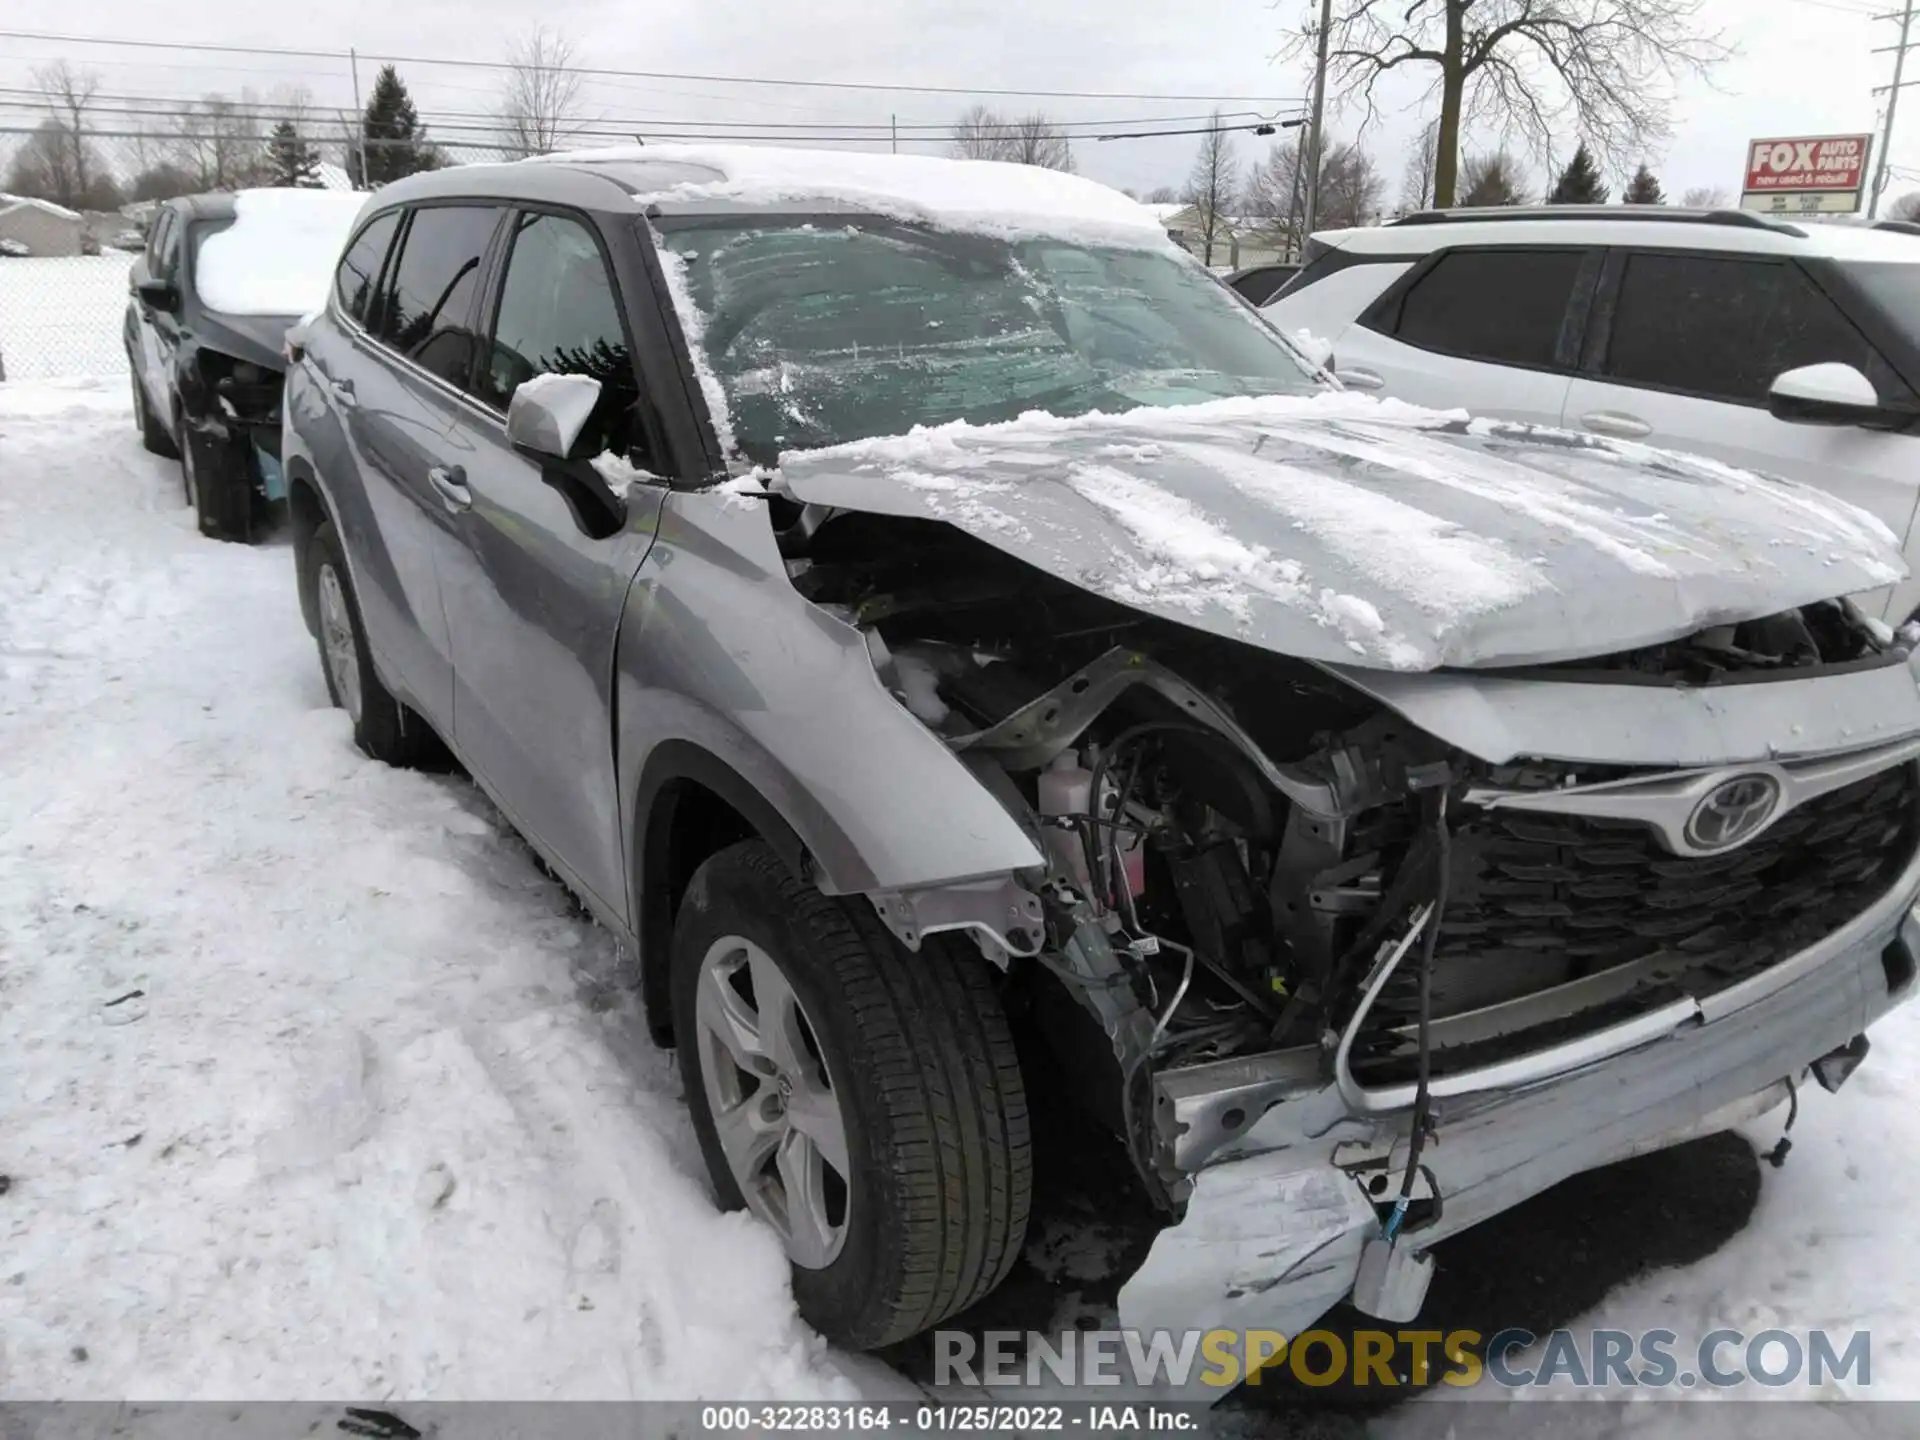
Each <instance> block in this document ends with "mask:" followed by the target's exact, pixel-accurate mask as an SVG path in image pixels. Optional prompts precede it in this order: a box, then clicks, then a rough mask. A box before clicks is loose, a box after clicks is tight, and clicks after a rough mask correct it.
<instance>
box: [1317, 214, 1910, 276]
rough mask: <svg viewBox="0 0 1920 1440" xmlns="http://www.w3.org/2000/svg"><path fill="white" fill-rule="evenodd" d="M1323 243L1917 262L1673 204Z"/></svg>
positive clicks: (1754, 217)
mask: <svg viewBox="0 0 1920 1440" xmlns="http://www.w3.org/2000/svg"><path fill="white" fill-rule="evenodd" d="M1313 238H1314V240H1315V241H1316V242H1318V243H1320V244H1322V245H1329V246H1333V247H1334V248H1336V249H1340V250H1347V251H1351V252H1353V253H1355V254H1365V255H1396V256H1398V255H1408V256H1410V255H1424V254H1426V253H1427V252H1429V251H1432V250H1439V249H1443V248H1447V247H1453V246H1462V245H1466V246H1472V245H1541V244H1564V245H1650V246H1652V245H1657V246H1659V247H1661V248H1663V249H1671V250H1715V251H1731V252H1740V253H1743V254H1752V255H1798V256H1822V257H1825V258H1828V259H1833V260H1873V261H1890V262H1893V263H1896V264H1920V237H1916V236H1914V235H1911V234H1907V233H1903V232H1901V231H1896V230H1887V229H1875V228H1872V227H1869V226H1866V225H1841V224H1832V223H1823V222H1820V221H1817V220H1812V219H1805V218H1802V217H1799V216H1773V215H1761V214H1757V213H1749V212H1747V211H1739V210H1689V209H1685V208H1682V207H1678V206H1672V207H1669V206H1659V207H1655V206H1630V205H1555V206H1532V207H1524V208H1511V207H1502V208H1496V209H1456V210H1446V211H1429V212H1425V213H1422V214H1418V215H1413V216H1409V217H1407V218H1405V219H1402V220H1399V221H1396V222H1393V223H1391V224H1387V225H1369V226H1362V227H1359V228H1355V229H1350V230H1318V231H1315V232H1314V236H1313Z"/></svg>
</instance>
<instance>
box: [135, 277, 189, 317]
mask: <svg viewBox="0 0 1920 1440" xmlns="http://www.w3.org/2000/svg"><path fill="white" fill-rule="evenodd" d="M133 289H134V293H135V294H136V295H138V296H139V297H140V298H141V299H142V300H144V301H146V302H147V304H149V305H151V306H153V308H154V309H156V310H166V311H169V312H171V311H173V310H177V309H179V308H180V292H179V291H178V290H176V289H175V288H174V286H173V282H172V281H171V280H142V281H141V282H140V283H139V284H138V285H136V286H134V287H133Z"/></svg>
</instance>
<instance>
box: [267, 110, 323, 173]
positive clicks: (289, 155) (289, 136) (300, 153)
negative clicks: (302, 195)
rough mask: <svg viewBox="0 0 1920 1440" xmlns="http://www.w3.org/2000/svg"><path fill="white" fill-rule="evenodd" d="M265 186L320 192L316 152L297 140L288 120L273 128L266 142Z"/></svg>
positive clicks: (318, 155) (297, 135)
mask: <svg viewBox="0 0 1920 1440" xmlns="http://www.w3.org/2000/svg"><path fill="white" fill-rule="evenodd" d="M267 183H268V184H269V185H280V186H286V187H289V188H293V189H299V190H318V189H321V188H322V186H321V181H320V152H319V151H318V150H316V149H314V147H313V146H311V145H309V144H307V142H306V141H304V140H302V139H301V138H300V132H299V130H298V129H296V128H295V127H294V123H293V121H291V120H282V121H281V122H280V123H279V124H278V125H275V126H274V127H273V136H272V138H271V139H269V140H268V141H267Z"/></svg>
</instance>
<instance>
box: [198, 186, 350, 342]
mask: <svg viewBox="0 0 1920 1440" xmlns="http://www.w3.org/2000/svg"><path fill="white" fill-rule="evenodd" d="M365 203H366V197H365V196H364V195H356V194H352V193H351V192H349V193H347V194H340V193H337V192H335V191H332V190H242V191H241V192H240V193H239V194H237V195H235V196H234V197H233V213H234V220H233V224H231V225H229V226H228V227H227V228H226V229H225V230H222V231H220V232H219V233H218V234H215V235H210V236H208V237H207V239H206V241H205V243H204V244H202V245H201V247H200V254H199V258H198V260H197V261H196V262H195V270H194V283H195V285H196V286H197V287H198V289H199V292H200V299H201V300H202V301H203V302H204V303H205V304H206V306H207V308H209V309H211V310H218V311H221V312H223V313H225V314H228V315H304V314H306V313H307V312H308V311H310V310H314V309H317V308H318V307H319V306H320V305H321V304H323V303H324V302H325V300H326V297H327V285H328V284H329V283H330V282H331V281H332V279H333V271H334V267H335V266H336V265H337V264H338V263H339V261H340V251H341V248H342V247H343V246H344V245H345V244H346V241H347V234H348V232H349V231H351V230H352V229H353V222H354V218H355V217H356V216H358V215H359V213H360V207H361V206H362V205H364V204H365Z"/></svg>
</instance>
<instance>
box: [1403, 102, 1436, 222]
mask: <svg viewBox="0 0 1920 1440" xmlns="http://www.w3.org/2000/svg"><path fill="white" fill-rule="evenodd" d="M1439 159H1440V122H1439V121H1438V120H1429V121H1428V122H1427V123H1426V124H1424V125H1422V126H1421V127H1420V133H1419V134H1418V135H1416V136H1414V137H1413V144H1412V145H1410V146H1409V147H1408V148H1407V163H1406V164H1405V166H1403V167H1402V168H1401V171H1400V208H1401V209H1402V210H1404V211H1413V210H1426V209H1430V208H1431V207H1432V205H1433V178H1434V170H1435V169H1436V167H1437V166H1438V163H1439Z"/></svg>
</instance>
